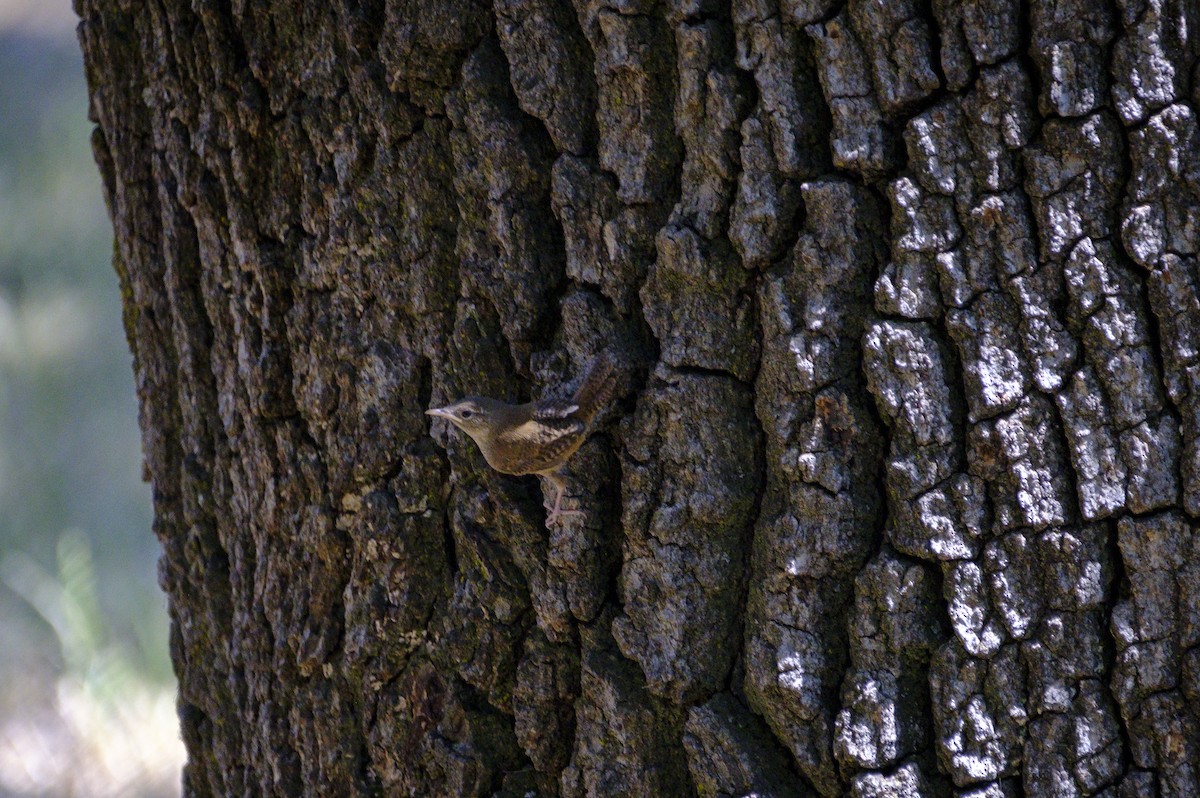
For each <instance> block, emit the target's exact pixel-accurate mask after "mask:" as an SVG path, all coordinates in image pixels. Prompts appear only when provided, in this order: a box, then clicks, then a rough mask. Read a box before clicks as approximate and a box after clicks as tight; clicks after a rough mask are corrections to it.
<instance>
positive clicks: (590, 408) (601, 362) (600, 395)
mask: <svg viewBox="0 0 1200 798" xmlns="http://www.w3.org/2000/svg"><path fill="white" fill-rule="evenodd" d="M616 389H617V369H616V366H615V365H613V361H612V357H610V356H609V354H608V353H607V352H601V353H600V354H598V355H596V357H594V358H592V362H591V363H590V364H589V365H588V370H587V373H586V374H585V375H584V377H583V382H582V383H580V385H579V390H577V391H575V396H574V399H573V401H574V402H575V404H577V405H579V413H578V417H579V418H580V419H581V420H582V421H583V422H584V423H586V424H590V423H591V422H592V419H593V418H595V417H596V414H597V413H599V412H600V411H601V410H602V409H604V406H605V405H607V404H608V402H609V400H610V399H612V397H613V392H614V391H616Z"/></svg>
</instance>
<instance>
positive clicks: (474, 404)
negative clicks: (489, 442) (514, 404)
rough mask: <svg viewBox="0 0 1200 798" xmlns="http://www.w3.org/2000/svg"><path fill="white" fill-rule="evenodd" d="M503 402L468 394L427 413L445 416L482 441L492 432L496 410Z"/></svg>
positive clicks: (436, 416)
mask: <svg viewBox="0 0 1200 798" xmlns="http://www.w3.org/2000/svg"><path fill="white" fill-rule="evenodd" d="M503 404H504V403H503V402H498V401H496V400H495V399H487V398H484V397H481V396H468V397H467V398H466V399H462V400H460V401H458V402H455V403H454V404H452V405H446V406H445V407H435V408H433V409H432V410H426V411H425V415H428V416H433V417H434V418H444V419H446V420H447V421H449V422H450V423H451V424H453V425H454V426H456V427H458V428H459V429H460V430H462V431H463V432H465V433H467V434H468V435H470V436H471V437H472V438H474V439H475V440H476V441H482V440H484V439H486V438H487V437H488V435H489V434H490V431H491V429H492V425H493V424H494V423H495V420H496V412H497V410H498V409H499V408H500V407H502V406H503Z"/></svg>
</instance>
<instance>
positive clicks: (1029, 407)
mask: <svg viewBox="0 0 1200 798" xmlns="http://www.w3.org/2000/svg"><path fill="white" fill-rule="evenodd" d="M77 6H78V10H79V13H80V15H81V17H82V19H83V22H82V24H81V26H80V38H81V41H82V45H83V49H84V52H85V54H86V59H87V68H88V78H89V81H90V85H91V89H92V108H91V112H92V115H93V118H94V119H95V121H96V122H97V124H98V128H97V130H96V134H95V149H96V156H97V160H98V161H99V164H100V167H101V171H102V172H103V175H104V180H105V183H106V186H107V191H108V197H109V202H110V207H111V211H112V216H113V221H114V225H115V228H116V234H117V247H116V252H115V262H116V266H117V271H118V273H119V275H120V277H121V281H122V286H123V290H124V295H125V313H126V327H127V330H128V334H129V339H130V342H131V346H132V349H133V353H134V366H135V373H136V378H137V387H138V394H139V397H140V400H141V413H142V416H141V417H142V428H143V430H144V436H145V452H146V462H147V473H148V475H149V478H150V479H151V480H152V482H153V486H154V499H155V506H156V522H155V531H156V533H157V535H158V537H159V539H160V540H161V542H162V545H163V548H164V553H163V557H162V567H161V579H162V584H163V587H164V589H165V590H166V592H167V594H168V596H169V600H170V609H171V614H172V618H173V635H172V655H173V657H174V660H175V663H176V667H177V669H178V672H179V677H180V690H181V695H180V708H181V709H180V714H181V719H182V723H183V735H184V739H185V740H186V743H187V746H188V749H189V752H190V762H189V764H188V766H187V769H186V771H185V773H184V784H185V788H186V793H187V794H188V795H189V796H205V795H255V796H269V795H279V796H296V795H344V796H351V795H377V794H383V795H419V796H441V795H455V796H457V795H503V796H519V795H529V794H531V793H532V794H542V795H563V796H584V795H588V796H609V795H617V796H620V795H625V796H676V795H681V796H685V795H693V794H700V795H705V796H715V795H744V794H746V793H750V792H754V793H756V794H758V795H773V796H814V795H820V796H840V795H852V796H860V797H861V798H868V797H870V798H884V797H885V796H892V797H899V796H918V795H920V796H947V795H962V796H971V798H1005V797H1014V798H1015V796H1021V795H1030V796H1055V797H1058V796H1076V795H1078V796H1083V795H1105V796H1111V797H1112V798H1133V797H1134V796H1139V797H1140V796H1196V795H1200V323H1198V319H1200V267H1198V260H1197V258H1198V254H1200V129H1198V126H1197V117H1196V110H1195V109H1196V107H1197V101H1198V99H1200V97H1198V91H1200V85H1198V84H1197V75H1196V70H1195V67H1196V63H1197V60H1196V56H1197V51H1198V49H1200V48H1198V46H1197V40H1196V38H1195V37H1193V35H1192V34H1193V33H1195V32H1196V31H1197V29H1198V26H1200V10H1198V4H1197V3H1195V2H1193V1H1192V0H1035V1H1034V2H1032V3H1030V4H1024V3H1018V2H1017V1H1016V0H966V1H965V2H957V0H931V2H918V0H891V1H890V2H886V3H882V2H875V1H874V0H846V2H838V1H837V0H733V1H732V4H727V3H722V2H710V1H709V0H703V1H702V0H671V1H670V2H667V3H663V2H659V0H574V4H573V5H572V4H570V3H569V2H567V0H494V2H493V3H490V4H489V3H486V2H480V0H386V2H385V1H384V0H375V1H374V2H365V3H349V2H344V1H343V0H335V1H334V2H332V3H330V2H325V0H320V1H319V2H318V0H289V1H285V0H278V2H274V3H270V4H264V3H248V2H244V0H233V1H232V2H229V0H190V2H182V1H181V0H156V2H150V3H146V4H142V3H134V2H132V0H77ZM601 349H608V350H609V351H611V352H613V353H614V354H615V355H616V357H617V359H618V360H619V361H620V363H621V364H622V378H621V387H620V398H619V400H618V401H617V402H616V403H615V404H614V405H613V407H612V408H611V409H610V410H609V411H608V412H607V413H606V414H605V415H604V416H603V417H602V419H601V420H600V427H599V431H598V433H597V434H596V435H594V436H593V438H592V439H591V440H590V441H589V443H588V444H587V445H586V446H585V448H584V449H583V450H581V452H580V453H579V454H578V455H577V456H576V458H575V459H574V460H573V462H572V478H571V495H572V498H573V499H574V501H575V502H577V503H578V506H580V507H582V508H583V509H584V510H585V513H584V514H583V516H581V517H580V516H572V517H571V518H569V519H568V521H567V523H566V524H565V525H564V526H562V527H558V528H555V529H554V530H552V531H549V532H547V531H546V530H545V529H543V528H542V522H543V518H544V511H543V509H542V506H541V504H542V500H543V496H542V495H541V493H540V492H539V490H538V487H537V484H536V482H535V481H534V480H533V479H532V478H524V479H517V478H511V477H505V476H501V475H498V474H496V473H494V472H492V471H490V470H489V469H488V468H487V467H486V465H485V464H484V462H483V460H482V458H481V456H480V455H479V453H478V452H477V451H476V449H475V448H474V446H473V445H471V443H470V442H469V441H467V440H466V439H465V438H464V437H463V436H458V435H446V434H445V431H444V430H443V429H442V428H441V427H440V426H438V427H436V428H435V430H434V433H433V435H432V436H431V432H430V428H429V425H428V423H427V418H426V417H425V416H424V415H422V412H421V411H422V410H424V409H425V408H427V407H429V406H431V404H435V403H441V402H443V401H444V400H448V399H451V398H454V397H457V396H459V395H462V394H465V393H478V394H485V395H491V396H496V397H502V398H507V399H510V400H526V399H528V398H530V397H531V396H540V395H543V394H546V393H552V392H557V391H560V390H561V389H562V388H563V387H568V386H566V383H568V381H569V380H570V379H572V377H573V376H574V375H575V374H577V373H578V371H579V369H580V368H581V367H582V366H583V364H585V363H586V362H587V360H588V358H589V357H590V356H591V355H592V354H594V353H595V352H597V351H599V350H601Z"/></svg>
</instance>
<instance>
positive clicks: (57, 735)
mask: <svg viewBox="0 0 1200 798" xmlns="http://www.w3.org/2000/svg"><path fill="white" fill-rule="evenodd" d="M77 23H78V20H77V19H76V18H75V16H74V14H73V13H72V12H71V9H70V6H69V3H68V0H53V2H51V1H50V0H0V76H2V77H0V643H2V644H0V796H8V795H13V796H16V795H45V796H57V795H89V796H93V795H94V796H103V795H122V796H126V795H145V796H159V795H175V794H178V780H179V770H178V769H179V766H180V762H181V758H182V746H181V744H180V743H179V741H178V730H177V723H176V720H175V713H174V683H173V680H172V675H171V670H170V660H169V657H168V652H167V617H166V609H165V600H164V598H163V596H162V594H161V592H160V591H159V589H158V586H157V584H156V578H155V565H156V560H157V554H158V546H157V542H156V541H155V539H154V537H153V535H152V534H151V532H150V520H151V513H150V496H149V488H148V487H147V486H146V485H144V484H143V483H142V481H141V453H140V445H139V438H138V430H137V418H136V413H137V410H136V401H135V398H134V390H133V377H132V371H131V368H130V355H129V351H128V348H127V346H126V344H125V338H124V333H123V330H122V328H121V311H120V297H119V290H118V285H117V278H116V275H115V274H114V272H113V270H112V266H111V256H112V228H111V227H110V225H109V221H108V217H107V214H106V211H105V208H104V202H103V195H102V191H101V184H100V177H99V173H98V171H97V169H96V165H95V163H94V161H93V160H92V152H91V145H90V141H89V136H90V135H91V130H92V127H93V126H92V124H91V123H90V122H89V121H88V119H87V90H86V86H85V83H84V78H83V65H82V59H81V57H80V53H79V47H78V44H77V42H76V39H75V26H76V24H77Z"/></svg>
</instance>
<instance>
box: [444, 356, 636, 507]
mask: <svg viewBox="0 0 1200 798" xmlns="http://www.w3.org/2000/svg"><path fill="white" fill-rule="evenodd" d="M616 384H617V373H616V369H615V368H614V367H613V364H612V360H611V359H610V358H609V357H608V355H607V354H600V355H598V356H597V357H596V358H594V359H593V360H592V362H591V364H590V365H589V366H588V370H587V373H586V374H585V375H584V377H583V380H582V381H581V382H580V384H579V388H578V390H576V391H575V394H574V395H573V396H572V397H571V398H569V399H542V400H541V401H538V402H529V403H528V404H523V405H510V404H506V403H504V402H501V401H499V400H497V399H488V398H486V397H480V396H468V397H467V398H466V399H462V400H460V401H458V402H455V403H454V404H451V405H446V406H445V407H435V408H434V409H432V410H426V411H425V413H426V414H427V415H431V416H434V417H436V418H444V419H446V420H447V421H449V422H450V423H451V424H453V425H454V426H456V427H458V428H459V429H461V430H462V431H463V432H465V433H467V434H468V435H470V436H471V438H472V439H473V440H474V441H475V443H476V444H477V445H478V446H479V451H481V452H483V459H485V460H487V462H488V465H490V466H491V467H492V468H494V469H496V470H497V471H500V472H501V473H504V474H517V475H520V474H537V475H538V476H541V477H545V478H546V479H548V480H550V483H551V484H552V485H554V488H555V490H556V492H557V494H558V495H557V496H556V497H555V499H554V508H553V509H552V510H551V511H550V514H549V515H548V516H546V526H547V527H549V526H551V525H552V524H553V523H554V522H555V521H557V520H559V519H560V518H562V517H563V516H566V515H575V514H578V513H579V512H580V511H579V510H564V509H562V498H563V493H564V492H565V491H566V482H565V480H564V479H563V471H562V469H563V466H564V465H566V462H567V459H568V458H569V457H570V456H571V455H573V454H574V453H575V451H576V450H577V449H578V448H579V447H580V446H582V445H583V442H584V441H585V440H587V436H588V432H589V427H590V425H591V423H592V419H594V418H595V417H596V414H597V413H599V412H600V410H601V409H602V408H603V407H604V405H606V404H607V403H608V401H609V400H610V399H611V398H612V395H613V390H614V389H615V388H616Z"/></svg>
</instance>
